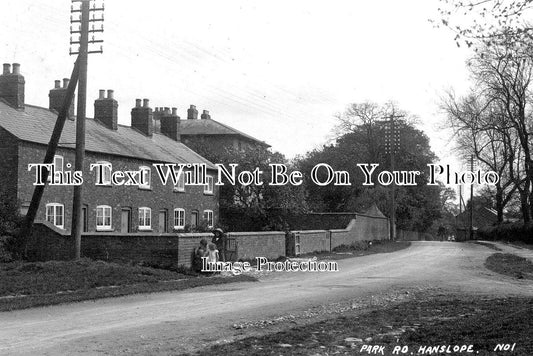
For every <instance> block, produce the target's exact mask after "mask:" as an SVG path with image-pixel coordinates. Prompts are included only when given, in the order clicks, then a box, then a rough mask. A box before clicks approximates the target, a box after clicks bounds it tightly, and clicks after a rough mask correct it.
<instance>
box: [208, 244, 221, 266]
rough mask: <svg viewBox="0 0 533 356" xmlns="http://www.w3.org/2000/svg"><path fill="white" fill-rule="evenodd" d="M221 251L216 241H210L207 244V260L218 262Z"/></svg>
mask: <svg viewBox="0 0 533 356" xmlns="http://www.w3.org/2000/svg"><path fill="white" fill-rule="evenodd" d="M218 254H219V252H218V250H217V246H216V245H215V244H214V243H210V244H208V245H207V262H208V263H209V262H212V263H216V262H218V260H219V256H218Z"/></svg>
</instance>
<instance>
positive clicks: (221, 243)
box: [211, 227, 226, 262]
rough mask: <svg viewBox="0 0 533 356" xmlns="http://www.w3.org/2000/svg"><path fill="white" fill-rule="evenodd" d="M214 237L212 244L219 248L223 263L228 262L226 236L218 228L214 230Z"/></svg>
mask: <svg viewBox="0 0 533 356" xmlns="http://www.w3.org/2000/svg"><path fill="white" fill-rule="evenodd" d="M213 235H214V236H213V239H212V240H211V242H212V243H214V244H215V246H216V247H217V250H218V251H219V253H220V259H221V261H224V262H226V234H225V233H224V231H223V230H222V229H221V228H218V227H217V228H216V229H215V230H213Z"/></svg>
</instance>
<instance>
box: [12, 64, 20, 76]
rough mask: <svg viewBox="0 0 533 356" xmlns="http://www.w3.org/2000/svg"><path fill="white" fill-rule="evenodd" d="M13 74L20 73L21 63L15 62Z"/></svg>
mask: <svg viewBox="0 0 533 356" xmlns="http://www.w3.org/2000/svg"><path fill="white" fill-rule="evenodd" d="M12 74H17V75H18V74H20V64H18V63H13V73H12Z"/></svg>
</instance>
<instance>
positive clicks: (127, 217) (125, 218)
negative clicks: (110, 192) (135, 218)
mask: <svg viewBox="0 0 533 356" xmlns="http://www.w3.org/2000/svg"><path fill="white" fill-rule="evenodd" d="M120 232H123V233H128V232H131V209H122V211H121V218H120Z"/></svg>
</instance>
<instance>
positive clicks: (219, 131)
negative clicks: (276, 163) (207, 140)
mask: <svg viewBox="0 0 533 356" xmlns="http://www.w3.org/2000/svg"><path fill="white" fill-rule="evenodd" d="M180 130H181V131H180V134H181V135H185V136H187V135H237V136H242V137H244V138H245V139H247V140H249V141H253V142H255V143H259V144H262V145H265V146H268V147H270V145H268V144H267V143H266V142H264V141H260V140H258V139H256V138H254V137H252V136H250V135H248V134H245V133H244V132H241V131H239V130H237V129H234V128H233V127H230V126H228V125H225V124H223V123H220V122H218V121H216V120H213V119H194V120H181V122H180Z"/></svg>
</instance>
